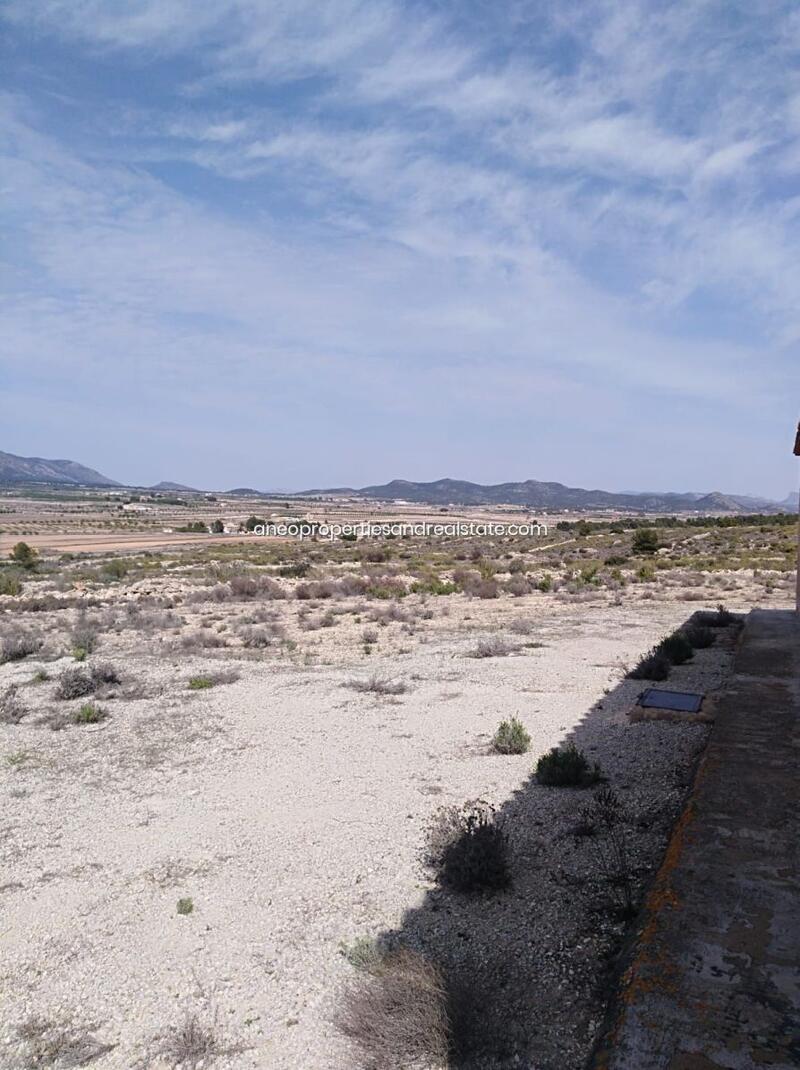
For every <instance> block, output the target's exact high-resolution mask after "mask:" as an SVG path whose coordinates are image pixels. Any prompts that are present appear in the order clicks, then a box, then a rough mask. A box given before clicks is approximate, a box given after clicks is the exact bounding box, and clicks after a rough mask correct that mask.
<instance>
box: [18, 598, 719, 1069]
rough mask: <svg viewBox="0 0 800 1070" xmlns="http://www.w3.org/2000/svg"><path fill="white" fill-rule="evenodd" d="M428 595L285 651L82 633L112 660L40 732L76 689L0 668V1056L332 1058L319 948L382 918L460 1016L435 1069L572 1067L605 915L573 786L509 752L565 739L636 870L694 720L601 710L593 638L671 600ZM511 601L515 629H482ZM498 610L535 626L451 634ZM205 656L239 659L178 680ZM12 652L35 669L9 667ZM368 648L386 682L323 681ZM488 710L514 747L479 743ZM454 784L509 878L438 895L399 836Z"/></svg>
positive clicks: (105, 1062) (329, 958)
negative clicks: (528, 741)
mask: <svg viewBox="0 0 800 1070" xmlns="http://www.w3.org/2000/svg"><path fill="white" fill-rule="evenodd" d="M443 601H444V600H437V607H438V604H439V603H441V602H443ZM447 601H452V603H453V605H454V609H453V611H452V614H450V615H449V616H448V617H439V618H437V621H436V622H435V624H434V625H432V626H431V628H430V629H429V630H428V631H427V632H424V634H421V635H412V636H409V635H407V634H405V633H402V632H401V631H400V630H399V629H398V630H397V639H396V640H393V641H392V642H389V641H388V640H387V641H384V640H383V639H382V640H381V643H380V644H379V645H378V649H377V651H376V653H374V654H373V655H371V656H370V657H365V656H363V654H362V653H361V652H360V651H359V650H358V649H357V648H356V649H355V650H354V649H353V644H352V643H351V642H350V643H346V642H345V641H344V636H345V630H344V627H342V628H335V629H330V631H331V633H332V634H331V635H330V636H325V638H324V640H323V639H322V638H320V639H317V638H316V636H317V635H319V633H315V639H314V641H315V642H318V643H323V642H324V644H327V645H326V646H319V648H318V650H317V654H316V656H315V658H314V663H313V664H303V663H302V662H301V660H300V659H298V658H295V659H293V660H275V659H270V657H268V656H261V655H259V656H258V657H257V658H256V659H249V658H248V659H242V658H239V659H238V660H237V659H235V658H234V657H233V656H232V652H228V653H226V654H223V655H217V654H214V653H213V652H209V653H208V654H207V655H205V656H199V655H198V653H196V652H192V653H189V654H177V653H176V652H175V651H174V649H173V648H172V647H171V646H170V644H169V642H168V641H165V642H164V643H163V645H162V649H161V652H160V653H158V652H157V651H156V650H153V649H150V648H148V647H147V644H143V643H140V642H137V640H136V636H135V633H133V632H130V631H126V632H124V633H120V634H119V635H114V636H110V637H109V638H108V639H107V640H105V641H104V643H103V647H102V658H101V657H100V654H94V655H92V656H91V658H90V659H89V661H88V662H87V665H91V664H92V663H93V662H97V661H99V660H107V659H108V658H110V659H111V660H113V661H114V663H115V664H117V665H118V666H120V667H121V668H123V669H124V674H125V677H124V679H123V683H122V685H120V686H119V687H116V688H115V687H112V688H111V689H110V690H111V694H110V695H108V696H107V697H105V698H101V699H99V700H98V701H99V703H100V705H101V706H103V707H104V708H105V709H106V710H107V711H108V713H109V714H110V716H109V717H108V719H107V720H105V721H103V722H102V723H100V724H96V725H80V726H78V725H72V724H71V725H69V726H68V727H66V728H64V729H63V730H61V731H51V730H50V729H49V728H48V727H46V726H43V725H41V724H37V723H36V722H37V719H38V718H39V717H40V716H42V715H43V714H45V713H46V712H47V711H52V710H53V709H54V708H56V707H60V708H66V709H68V710H70V711H73V710H74V709H75V708H77V706H79V705H80V700H75V701H72V702H66V703H63V702H62V703H57V702H56V701H55V700H54V696H53V692H54V686H55V680H56V678H57V676H58V674H59V673H60V672H61V671H62V670H63V669H64V668H67V667H74V662H72V661H71V660H70V659H66V658H62V659H60V660H50V661H44V660H37V659H36V658H28V659H26V660H25V661H21V662H15V663H11V664H6V665H3V666H0V693H2V692H4V691H6V690H7V688H8V687H9V686H10V685H13V684H17V685H18V687H19V690H18V692H17V696H18V699H19V701H20V702H21V703H22V704H23V705H24V706H25V707H26V708H27V710H28V713H27V715H26V716H25V717H24V718H23V719H22V720H21V721H20V723H19V724H0V740H1V743H0V746H1V747H2V752H1V753H2V761H1V762H0V778H1V783H0V792H1V793H2V799H3V810H4V814H5V821H4V824H3V829H2V861H3V870H2V876H0V893H1V894H2V906H3V913H2V923H1V927H2V941H3V955H2V966H1V967H0V986H2V1003H3V1007H4V1010H3V1018H2V1023H0V1066H2V1067H4V1068H7V1070H20V1068H23V1067H25V1068H27V1067H32V1066H42V1067H44V1066H68V1065H70V1066H71V1065H82V1064H83V1063H82V1062H81V1061H80V1060H81V1059H83V1060H84V1061H85V1060H86V1059H88V1058H89V1057H90V1056H94V1061H93V1062H92V1063H91V1065H92V1066H96V1067H97V1068H98V1070H111V1068H123V1067H124V1068H131V1067H137V1066H138V1067H149V1068H157V1067H167V1066H172V1065H176V1063H177V1062H178V1058H179V1055H180V1053H181V1051H183V1052H184V1054H185V1052H186V1051H187V1050H190V1049H192V1046H194V1050H197V1051H198V1052H203V1051H205V1053H206V1055H205V1059H204V1061H201V1062H200V1063H198V1065H211V1063H212V1062H213V1064H214V1065H215V1066H218V1067H228V1068H230V1070H244V1068H250V1067H261V1068H270V1070H297V1068H299V1067H302V1068H303V1070H334V1068H335V1070H341V1068H343V1067H345V1066H347V1065H348V1064H349V1057H348V1052H347V1050H346V1048H345V1047H344V1044H343V1041H342V1040H341V1039H340V1038H339V1037H338V1035H337V1033H336V1031H335V1029H334V1028H333V1026H332V1025H331V1021H332V1018H333V1016H334V1014H335V1008H336V1001H337V998H338V994H339V993H340V991H341V989H342V985H343V984H346V982H347V980H348V978H349V977H350V976H351V975H352V971H353V968H352V967H351V966H350V965H349V964H348V962H347V961H346V960H345V959H344V957H343V956H342V955H341V953H340V944H341V943H342V942H351V941H353V940H354V939H356V938H358V937H360V936H364V935H367V936H377V935H379V934H386V933H393V934H394V937H395V938H397V939H402V941H403V942H406V943H409V944H411V945H412V946H416V947H418V948H421V949H423V950H425V951H427V952H428V953H429V954H432V955H433V956H434V957H436V959H437V960H438V961H439V962H441V963H442V965H443V966H444V967H445V968H446V970H447V971H448V973H450V974H451V975H452V976H453V977H456V978H458V979H459V980H460V981H464V982H468V986H469V987H471V989H472V991H473V993H474V994H475V999H476V1002H475V1007H474V1008H473V1012H472V1020H473V1021H474V1022H475V1023H476V1025H477V1031H478V1032H479V1033H481V1035H483V1036H485V1037H489V1038H494V1039H493V1040H492V1046H493V1047H494V1049H495V1053H496V1051H497V1050H498V1048H497V1045H498V1044H499V1043H500V1044H501V1047H500V1049H499V1050H500V1051H501V1055H502V1058H500V1059H499V1060H496V1059H493V1058H492V1057H490V1056H489V1055H488V1054H487V1053H486V1052H485V1051H484V1050H482V1047H481V1042H480V1040H479V1039H476V1038H475V1037H472V1038H471V1039H469V1038H468V1047H469V1052H468V1053H467V1055H465V1056H464V1060H465V1061H464V1066H470V1067H475V1068H477V1067H482V1068H483V1067H485V1068H487V1070H489V1068H491V1067H494V1066H498V1067H499V1066H503V1067H511V1066H515V1067H530V1068H534V1067H535V1068H537V1070H550V1068H553V1070H555V1068H556V1067H558V1068H559V1070H571V1068H577V1067H579V1066H580V1065H581V1064H582V1060H583V1058H584V1057H585V1054H586V1052H587V1050H588V1047H589V1046H590V1044H591V1041H592V1038H593V1036H594V1032H595V1029H596V1027H597V1025H598V1021H599V1017H600V1015H601V1013H602V1005H603V1002H602V1001H603V988H602V984H603V978H604V976H605V973H606V970H607V967H608V963H609V959H610V956H611V955H612V954H613V952H614V950H615V948H616V947H617V945H618V941H619V938H620V935H621V933H622V931H623V923H622V922H621V921H619V920H618V919H617V917H616V916H615V914H614V912H613V909H612V904H611V903H610V902H609V901H608V889H607V888H605V887H604V886H603V885H602V882H599V883H598V882H597V881H596V880H594V877H593V875H594V874H596V872H597V862H596V858H595V855H594V854H593V852H594V851H595V850H596V846H595V845H593V844H592V843H590V842H589V841H588V840H587V841H585V842H584V841H580V842H578V841H576V840H575V839H574V838H573V837H572V836H571V835H569V831H570V829H571V828H572V826H573V825H574V822H575V817H576V810H577V809H578V808H579V804H580V803H581V802H583V801H585V796H586V795H587V792H577V791H571V790H566V791H565V790H557V789H544V788H541V787H539V786H537V785H535V784H533V783H532V782H531V780H530V774H531V770H532V767H533V765H534V764H535V760H536V758H537V756H538V755H540V754H541V753H543V752H545V751H546V750H548V749H549V748H550V747H552V746H554V745H555V744H558V743H560V742H562V741H564V740H565V739H567V738H574V740H575V741H576V742H577V743H578V745H579V746H581V747H582V748H583V749H585V750H586V751H587V753H588V754H589V755H590V756H591V757H592V758H593V759H594V760H597V761H599V762H600V764H601V766H602V768H603V770H604V772H605V773H606V775H607V776H608V779H609V783H610V784H611V786H613V787H614V789H615V790H616V791H617V792H618V794H619V795H620V796H621V797H622V798H623V801H624V806H625V813H626V821H625V824H626V830H627V834H628V842H629V850H630V856H631V860H632V867H633V869H634V871H635V879H636V882H637V883H641V881H643V880H645V879H646V877H647V874H648V873H649V872H650V871H651V870H652V868H653V867H654V866H655V865H657V863H658V861H659V858H660V854H661V851H662V850H663V847H664V844H665V842H666V836H667V833H668V829H669V827H670V824H671V821H672V819H673V817H674V814H675V812H676V810H677V808H678V807H679V804H680V800H681V799H682V797H683V793H684V791H685V789H686V785H687V778H688V776H689V774H690V770H691V768H692V765H693V762H694V760H695V758H696V756H697V754H698V752H699V749H700V748H701V747H702V745H703V741H704V739H705V734H706V731H707V729H706V728H704V727H702V726H689V725H675V724H667V723H642V724H630V723H629V722H628V720H627V716H626V712H627V709H628V708H629V707H630V705H631V704H632V702H633V701H634V700H635V698H636V695H637V694H638V692H639V691H640V690H641V687H642V685H641V683H640V682H637V681H623V682H620V677H621V671H620V664H621V663H623V662H625V663H628V664H631V663H632V662H633V661H634V660H636V659H637V658H638V656H639V655H640V654H641V653H642V652H643V651H644V650H645V649H647V648H648V647H649V646H650V645H651V644H652V643H653V642H654V641H656V640H657V639H658V638H660V637H661V636H662V635H663V634H665V633H666V632H667V631H669V630H671V629H672V628H674V627H675V626H676V625H678V624H680V623H682V622H683V621H684V620H685V619H686V617H687V616H688V615H689V613H690V611H691V610H692V609H694V608H696V607H695V606H687V605H686V604H684V603H681V602H669V601H657V600H654V601H647V602H645V601H643V602H637V603H636V604H632V605H621V606H615V605H612V604H609V603H608V602H603V603H602V604H597V605H592V606H588V607H587V606H582V605H578V606H576V605H569V604H558V603H556V602H554V601H552V600H550V601H547V602H546V603H543V602H542V601H541V600H538V601H534V596H531V597H530V599H529V598H521V599H518V600H515V601H514V602H513V604H512V603H511V602H510V600H505V601H504V603H503V605H502V606H500V605H497V604H492V605H491V606H488V605H486V604H484V603H469V604H466V605H467V608H466V609H465V608H464V604H463V603H462V600H459V607H455V603H456V600H455V599H453V600H447ZM534 612H535V614H536V616H535V617H533V618H532V620H533V629H534V630H533V633H532V634H531V635H527V636H521V635H514V634H513V633H510V632H508V631H505V630H504V628H505V626H506V625H507V624H508V622H509V621H510V620H511V619H513V618H520V617H524V616H525V615H526V613H527V614H528V615H529V616H530V615H531V614H532V613H534ZM352 627H353V628H355V627H356V625H353V626H352ZM359 627H360V625H359ZM470 629H471V630H470ZM500 630H502V631H503V634H506V635H510V636H511V638H513V639H514V640H515V641H516V642H518V643H525V642H531V641H532V640H535V641H536V642H540V643H543V644H545V645H543V646H541V647H532V646H521V647H520V648H519V649H518V650H517V651H516V652H515V653H514V654H513V655H511V656H508V657H502V658H485V659H476V658H473V657H470V656H468V655H469V653H470V652H471V651H472V650H473V649H474V646H475V641H476V636H479V635H483V634H487V633H488V634H492V633H496V632H497V631H500ZM210 659H216V660H210ZM307 660H309V659H307ZM729 661H730V654H729V652H728V651H726V650H725V649H723V645H720V646H718V647H715V648H711V649H710V650H706V651H698V652H697V654H696V656H695V659H694V661H693V662H692V663H691V664H690V665H687V666H683V667H681V668H677V669H675V670H674V671H673V676H672V678H671V684H672V683H674V685H675V686H680V687H682V686H686V687H690V688H693V689H694V688H697V689H701V690H707V689H712V688H714V687H716V686H718V685H719V683H720V682H721V680H722V679H723V678H724V676H725V673H726V671H727V669H728V663H729ZM209 665H211V666H212V668H215V669H221V668H223V667H225V668H235V669H236V670H237V671H238V673H239V679H238V680H236V681H235V682H231V683H225V684H220V685H218V686H216V687H214V688H213V689H210V690H206V691H199V692H190V691H188V690H187V688H186V682H187V680H188V677H189V676H191V675H192V674H193V673H196V672H199V671H201V670H203V669H207V668H208V667H209ZM40 668H45V669H46V670H47V672H48V673H49V675H50V677H51V679H50V680H49V681H45V682H42V683H38V684H34V683H32V682H31V679H32V677H33V674H34V673H35V671H36V670H37V669H40ZM372 674H376V675H377V676H379V677H387V678H389V677H391V678H399V679H401V680H402V681H404V682H405V683H406V684H407V685H408V690H407V692H406V693H404V694H400V695H396V696H391V695H389V696H377V695H373V694H370V693H360V692H358V691H357V690H355V689H353V688H352V687H349V686H346V685H347V684H348V683H349V682H351V681H352V680H353V679H354V678H359V679H366V678H368V677H369V676H371V675H372ZM134 685H135V686H134ZM137 696H138V697H137ZM84 701H85V700H84ZM511 714H515V715H517V716H518V717H519V718H520V719H521V720H522V721H523V722H524V723H525V725H526V727H527V729H528V731H529V732H530V734H531V736H532V740H533V742H532V748H531V752H530V753H529V754H526V755H521V756H502V757H501V756H497V755H493V754H491V753H490V749H489V741H490V739H491V736H492V734H493V732H494V730H495V728H496V727H497V724H498V722H499V721H500V720H501V719H502V718H505V717H508V716H509V715H511ZM478 797H480V798H483V799H486V800H487V801H489V802H491V803H493V804H494V805H496V806H497V807H498V808H499V809H500V810H501V812H502V814H503V815H504V817H505V819H506V823H507V828H508V829H509V831H510V835H511V842H512V849H513V859H514V884H513V887H512V889H511V890H510V891H508V892H506V893H504V894H503V895H501V896H498V897H496V898H494V899H483V900H479V901H475V900H464V899H459V898H457V897H453V896H451V895H447V894H445V893H443V892H441V891H439V890H438V889H437V888H436V887H435V886H434V885H433V883H432V880H431V875H430V874H429V873H427V872H426V871H425V869H424V868H423V866H422V864H421V862H420V851H421V846H422V844H423V840H424V832H425V828H426V826H427V825H428V823H429V822H430V820H431V818H432V815H433V814H434V812H435V811H436V809H437V808H438V807H440V806H442V805H448V804H461V803H463V802H464V801H465V800H467V799H475V798H478ZM180 899H191V902H192V910H191V912H190V913H187V914H179V913H178V910H177V904H178V900H180ZM475 1008H477V1010H476V1009H475ZM21 1027H22V1030H23V1033H25V1034H26V1035H25V1036H24V1037H23V1036H21V1035H20V1028H21ZM498 1038H500V1039H498ZM59 1053H60V1055H59ZM198 1058H199V1056H198ZM70 1059H71V1060H72V1061H70ZM37 1060H38V1061H37ZM183 1065H191V1063H189V1062H186V1061H185V1062H184V1064H183Z"/></svg>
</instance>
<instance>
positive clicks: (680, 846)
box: [592, 610, 800, 1070]
mask: <svg viewBox="0 0 800 1070" xmlns="http://www.w3.org/2000/svg"><path fill="white" fill-rule="evenodd" d="M799 726H800V622H798V619H797V617H796V616H795V614H794V613H790V612H788V611H787V612H782V611H777V610H773V611H768V610H755V611H753V612H752V613H751V614H750V615H749V617H748V619H747V622H746V625H745V630H744V633H743V636H742V640H741V644H740V647H739V651H738V653H737V657H736V661H735V665H734V675H733V678H732V680H731V683H730V685H729V687H728V688H727V689H726V691H725V693H724V694H723V695H722V696H721V698H720V700H719V702H718V705H717V710H716V723H715V725H714V728H713V731H712V735H711V739H710V741H709V745H708V748H707V751H706V754H705V757H704V759H703V762H702V764H701V766H700V769H699V770H698V775H697V779H696V782H695V785H694V788H693V791H692V794H691V797H690V799H689V801H688V804H687V806H686V809H685V811H684V813H683V815H682V817H681V819H680V821H679V822H678V824H677V826H676V828H675V830H674V832H673V835H672V839H671V841H670V844H669V847H668V849H667V853H666V856H665V858H664V861H663V863H662V866H661V868H660V870H659V873H658V875H657V877H656V880H655V882H654V885H653V887H652V889H651V892H650V895H649V896H648V899H647V902H646V904H645V907H644V911H643V920H642V926H641V930H640V932H639V935H638V939H637V942H636V944H635V947H634V949H633V952H632V958H631V962H630V966H629V967H628V969H627V971H626V973H625V975H624V977H623V979H622V984H621V988H620V992H619V996H618V1003H617V1007H616V1009H615V1019H614V1022H613V1025H612V1027H611V1029H610V1030H609V1032H608V1034H607V1036H606V1037H605V1039H604V1042H603V1044H602V1046H601V1048H600V1050H599V1051H598V1052H597V1054H596V1056H595V1058H594V1060H593V1063H592V1065H593V1066H594V1068H595V1070H601V1068H602V1070H716V1068H726V1070H757V1068H758V1070H763V1068H764V1067H771V1068H772V1070H784V1068H785V1070H789V1068H792V1067H795V1068H796V1067H798V1066H800V975H799V974H798V964H800V905H799V904H800V898H799V894H800V879H798V844H800V821H799V817H800V807H799V805H798V804H799V803H800V775H799V770H800V763H799V762H798V758H800V751H799V750H798V748H799V746H800V738H799V737H798V727H799Z"/></svg>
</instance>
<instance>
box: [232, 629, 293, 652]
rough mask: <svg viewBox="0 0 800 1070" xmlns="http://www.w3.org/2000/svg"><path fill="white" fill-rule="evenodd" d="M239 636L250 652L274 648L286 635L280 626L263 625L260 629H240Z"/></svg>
mask: <svg viewBox="0 0 800 1070" xmlns="http://www.w3.org/2000/svg"><path fill="white" fill-rule="evenodd" d="M237 634H238V636H239V638H240V639H241V640H242V644H243V646H245V647H247V648H248V650H258V649H264V648H266V647H268V646H273V645H274V644H275V643H276V642H279V641H280V640H281V639H283V638H284V636H285V633H284V630H283V628H281V626H280V625H279V624H263V625H261V626H260V627H248V628H240V629H239V631H238V633H237Z"/></svg>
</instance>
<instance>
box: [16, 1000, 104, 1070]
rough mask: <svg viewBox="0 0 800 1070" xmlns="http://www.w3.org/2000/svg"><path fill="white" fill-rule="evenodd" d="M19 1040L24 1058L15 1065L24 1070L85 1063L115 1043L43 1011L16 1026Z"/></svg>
mask: <svg viewBox="0 0 800 1070" xmlns="http://www.w3.org/2000/svg"><path fill="white" fill-rule="evenodd" d="M16 1040H17V1043H18V1046H19V1054H20V1057H21V1059H22V1061H21V1062H20V1063H18V1064H16V1065H19V1066H21V1067H25V1070H44V1068H45V1067H70V1066H86V1065H87V1064H88V1063H90V1062H92V1061H93V1060H94V1059H97V1058H99V1057H100V1056H101V1055H104V1054H105V1053H106V1052H109V1051H111V1049H112V1047H113V1045H112V1044H102V1043H101V1042H100V1041H98V1040H97V1039H96V1038H95V1036H94V1035H93V1033H92V1032H91V1031H90V1030H89V1029H88V1028H85V1027H82V1026H79V1025H76V1024H75V1023H74V1022H72V1021H71V1020H70V1019H68V1018H65V1019H62V1020H58V1021H56V1020H53V1019H50V1018H45V1017H44V1015H40V1014H35V1015H32V1016H31V1017H30V1018H27V1019H26V1020H25V1021H24V1022H22V1023H21V1024H20V1025H19V1026H17V1029H16ZM12 1065H13V1064H12Z"/></svg>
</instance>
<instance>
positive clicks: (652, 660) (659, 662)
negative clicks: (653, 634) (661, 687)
mask: <svg viewBox="0 0 800 1070" xmlns="http://www.w3.org/2000/svg"><path fill="white" fill-rule="evenodd" d="M671 667H672V662H671V661H670V660H669V658H668V657H667V655H666V654H665V653H664V652H663V651H661V650H658V649H657V648H656V647H653V649H652V650H649V651H648V652H647V653H646V654H645V656H644V657H643V658H642V659H641V661H639V662H638V664H637V665H634V667H633V668H632V669H631V670H630V672H629V673H628V679H629V680H666V678H667V677H668V676H669V672H670V669H671Z"/></svg>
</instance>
